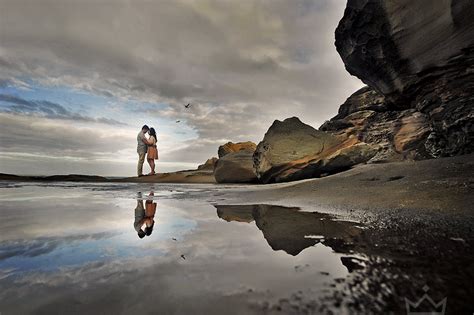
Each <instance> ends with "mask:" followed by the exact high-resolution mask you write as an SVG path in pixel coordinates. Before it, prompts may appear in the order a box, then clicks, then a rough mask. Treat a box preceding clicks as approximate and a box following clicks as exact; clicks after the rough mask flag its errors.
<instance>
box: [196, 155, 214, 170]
mask: <svg viewBox="0 0 474 315" xmlns="http://www.w3.org/2000/svg"><path fill="white" fill-rule="evenodd" d="M217 160H218V158H216V157H212V158H210V159H207V161H206V162H204V164H201V165H199V166H198V168H197V169H198V170H199V171H204V170H208V171H213V170H214V168H215V167H216V163H217Z"/></svg>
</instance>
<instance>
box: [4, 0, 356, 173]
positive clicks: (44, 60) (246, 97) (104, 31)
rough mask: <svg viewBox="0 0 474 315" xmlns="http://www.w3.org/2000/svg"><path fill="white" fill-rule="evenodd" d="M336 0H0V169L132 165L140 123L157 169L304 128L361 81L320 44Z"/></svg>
mask: <svg viewBox="0 0 474 315" xmlns="http://www.w3.org/2000/svg"><path fill="white" fill-rule="evenodd" d="M345 4H346V1H345V0H312V1H310V0H271V1H270V0H269V1H256V0H243V1H230V0H219V1H217V0H215V1H212V0H196V1H191V0H173V1H171V0H160V1H158V0H156V1H148V0H138V1H136V0H135V1H131V0H130V1H129V0H116V1H110V0H95V1H93V0H0V173H12V174H30V175H48V174H70V173H75V174H98V175H104V176H127V175H133V174H134V173H135V171H136V166H135V165H136V160H137V154H136V136H137V133H138V132H139V130H140V128H141V126H142V125H143V124H147V125H149V126H153V127H154V128H155V129H156V131H157V134H158V149H159V154H160V160H159V161H158V164H157V170H158V172H164V171H173V170H179V169H192V168H195V167H196V166H197V165H198V164H201V163H203V162H204V161H205V160H206V159H208V158H210V157H212V156H216V155H217V149H218V147H219V145H222V144H224V143H226V142H228V141H233V142H238V141H248V140H250V141H254V142H256V143H258V142H259V141H261V140H262V139H263V136H264V134H265V132H266V131H267V129H268V128H269V126H270V125H271V124H272V122H273V121H274V120H275V119H279V120H283V119H285V118H288V117H292V116H297V117H299V118H300V119H301V120H302V121H303V122H305V123H307V124H309V125H312V126H314V127H315V128H317V127H319V126H320V125H321V124H322V123H323V122H324V121H325V120H327V119H330V118H331V117H333V116H335V115H336V114H337V110H338V108H339V106H340V105H341V104H342V103H343V102H344V101H345V99H346V98H347V97H349V96H350V95H351V94H352V93H353V92H355V91H356V90H357V89H359V88H360V87H362V86H363V84H362V83H361V82H360V81H359V80H358V79H357V78H355V77H352V76H351V75H349V73H347V72H346V71H345V69H344V64H343V62H342V61H341V59H340V57H339V55H338V54H337V52H336V49H335V47H334V30H335V28H336V26H337V24H338V22H339V20H340V19H341V17H342V15H343V12H344V8H345ZM188 103H190V104H191V106H190V107H189V108H185V107H184V104H188ZM178 121H179V122H178ZM145 171H147V169H146V168H145Z"/></svg>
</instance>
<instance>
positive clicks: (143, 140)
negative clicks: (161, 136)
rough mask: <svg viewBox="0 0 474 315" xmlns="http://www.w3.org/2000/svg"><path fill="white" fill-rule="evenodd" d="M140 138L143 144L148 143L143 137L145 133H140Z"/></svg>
mask: <svg viewBox="0 0 474 315" xmlns="http://www.w3.org/2000/svg"><path fill="white" fill-rule="evenodd" d="M140 139H141V140H142V142H143V143H144V144H149V142H148V139H147V138H146V137H145V135H144V134H143V133H142V134H140Z"/></svg>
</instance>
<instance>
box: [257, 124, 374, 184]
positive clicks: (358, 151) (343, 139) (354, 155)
mask: <svg viewBox="0 0 474 315" xmlns="http://www.w3.org/2000/svg"><path fill="white" fill-rule="evenodd" d="M359 142H360V141H359V140H358V139H357V138H356V137H352V136H350V137H349V136H346V135H343V136H340V137H338V136H336V135H333V134H331V133H327V132H323V131H320V130H316V129H314V128H313V127H311V126H309V125H306V124H304V123H302V122H301V121H300V120H299V119H298V118H296V117H293V118H288V119H285V120H284V121H283V122H281V121H278V120H276V121H275V122H274V123H273V124H272V126H271V127H270V129H268V131H267V133H266V134H265V137H264V138H263V140H262V142H260V143H259V144H258V146H257V149H256V150H255V153H254V166H255V170H256V172H257V176H258V178H259V180H260V181H261V182H263V183H273V182H285V181H293V180H300V179H306V178H313V177H319V176H321V175H324V174H328V173H336V172H338V171H342V170H346V169H348V168H350V167H352V166H354V165H356V164H359V163H364V162H365V161H367V160H369V159H370V158H372V157H373V156H374V155H375V154H376V152H377V151H378V147H377V146H373V147H371V146H369V145H366V144H364V145H365V146H362V145H363V144H361V146H356V144H358V143H359ZM362 147H363V149H362Z"/></svg>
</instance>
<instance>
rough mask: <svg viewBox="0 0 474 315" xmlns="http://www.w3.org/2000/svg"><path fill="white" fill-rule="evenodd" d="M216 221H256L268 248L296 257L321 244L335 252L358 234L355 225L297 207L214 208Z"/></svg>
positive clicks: (242, 206)
mask: <svg viewBox="0 0 474 315" xmlns="http://www.w3.org/2000/svg"><path fill="white" fill-rule="evenodd" d="M215 207H216V209H217V215H218V216H219V218H221V219H223V220H226V221H228V222H231V221H237V222H246V223H250V222H253V221H255V224H256V225H257V227H258V228H259V229H260V230H261V231H262V233H263V236H264V238H265V239H266V240H267V242H268V245H270V247H271V248H272V249H273V250H283V251H285V252H286V253H288V254H290V255H292V256H296V255H298V254H299V253H300V252H301V251H302V250H304V249H305V248H308V247H311V246H314V245H316V244H318V243H322V244H324V245H326V246H329V247H331V248H332V249H333V250H335V251H337V252H345V251H346V248H347V245H348V244H350V243H352V242H353V240H354V238H355V237H357V236H358V235H359V234H360V233H361V229H360V227H359V226H358V225H360V224H358V223H355V222H350V221H339V220H338V221H335V220H334V217H332V216H331V215H328V214H324V213H318V212H302V211H300V209H299V208H289V207H282V206H273V205H216V206H215Z"/></svg>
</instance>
